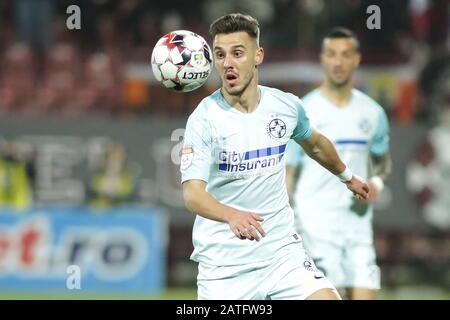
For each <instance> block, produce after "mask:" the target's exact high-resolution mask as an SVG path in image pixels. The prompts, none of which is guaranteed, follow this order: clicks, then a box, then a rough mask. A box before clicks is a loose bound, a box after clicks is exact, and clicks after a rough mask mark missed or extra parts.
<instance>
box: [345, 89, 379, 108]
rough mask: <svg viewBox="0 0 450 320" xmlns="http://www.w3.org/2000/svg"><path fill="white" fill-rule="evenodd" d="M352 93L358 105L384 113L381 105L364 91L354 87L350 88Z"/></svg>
mask: <svg viewBox="0 0 450 320" xmlns="http://www.w3.org/2000/svg"><path fill="white" fill-rule="evenodd" d="M352 94H353V96H354V97H355V99H357V101H358V104H359V105H362V106H365V107H366V108H368V109H371V110H374V111H376V112H377V113H380V112H381V113H385V111H384V109H383V107H382V106H381V105H380V104H379V103H378V102H376V101H375V100H374V99H373V98H371V97H369V96H368V95H367V94H365V93H364V92H362V91H360V90H358V89H355V88H354V89H352Z"/></svg>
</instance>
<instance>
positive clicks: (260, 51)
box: [255, 47, 264, 68]
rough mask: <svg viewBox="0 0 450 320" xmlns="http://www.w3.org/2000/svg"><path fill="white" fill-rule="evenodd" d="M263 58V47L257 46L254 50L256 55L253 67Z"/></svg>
mask: <svg viewBox="0 0 450 320" xmlns="http://www.w3.org/2000/svg"><path fill="white" fill-rule="evenodd" d="M263 60H264V49H263V48H261V47H259V48H258V49H257V50H256V56H255V68H257V67H258V66H259V65H260V64H261V63H262V62H263Z"/></svg>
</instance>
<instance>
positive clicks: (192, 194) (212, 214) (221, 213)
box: [183, 187, 234, 222]
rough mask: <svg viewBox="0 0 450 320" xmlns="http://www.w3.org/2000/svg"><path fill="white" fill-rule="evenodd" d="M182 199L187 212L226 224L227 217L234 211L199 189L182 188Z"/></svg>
mask: <svg viewBox="0 0 450 320" xmlns="http://www.w3.org/2000/svg"><path fill="white" fill-rule="evenodd" d="M183 197H184V202H185V205H186V207H187V209H188V210H189V211H191V212H192V213H195V214H198V215H200V216H202V217H204V218H207V219H211V220H215V221H219V222H228V220H229V216H230V215H231V214H232V212H233V210H234V209H233V208H231V207H228V206H226V205H224V204H221V203H220V202H219V201H217V200H216V199H214V197H212V196H211V195H210V194H209V193H208V192H206V190H202V189H201V188H192V187H183Z"/></svg>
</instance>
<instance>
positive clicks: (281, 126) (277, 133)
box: [267, 118, 286, 139]
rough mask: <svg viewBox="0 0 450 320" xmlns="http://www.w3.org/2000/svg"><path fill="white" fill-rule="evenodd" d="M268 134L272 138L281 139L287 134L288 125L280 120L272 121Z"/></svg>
mask: <svg viewBox="0 0 450 320" xmlns="http://www.w3.org/2000/svg"><path fill="white" fill-rule="evenodd" d="M267 133H268V134H269V136H270V137H272V138H276V139H280V138H283V137H284V135H285V134H286V124H285V123H284V121H283V120H281V119H280V118H275V119H272V120H271V121H270V122H269V123H268V124H267Z"/></svg>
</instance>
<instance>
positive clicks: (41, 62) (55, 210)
mask: <svg viewBox="0 0 450 320" xmlns="http://www.w3.org/2000/svg"><path fill="white" fill-rule="evenodd" d="M72 4H76V5H78V6H79V8H80V9H81V29H79V30H76V29H75V30H69V29H68V28H67V26H66V20H67V19H68V18H69V16H70V13H67V12H66V9H67V8H68V6H70V5H72ZM373 4H375V5H378V6H379V8H380V9H381V29H379V30H377V29H375V30H370V29H368V28H367V25H366V22H367V19H368V18H369V16H370V14H369V13H367V12H366V10H367V7H368V6H369V5H373ZM234 11H241V12H246V13H249V14H252V15H254V16H256V17H257V18H258V19H259V20H260V22H261V27H262V39H261V43H262V46H263V47H264V48H265V50H266V60H265V63H264V64H263V67H262V68H261V83H262V84H264V85H269V86H275V87H278V88H280V89H283V90H286V91H290V92H293V93H295V94H297V95H298V96H300V97H301V96H302V95H304V94H305V93H306V92H308V91H309V90H311V89H312V88H314V87H315V86H316V85H317V84H318V83H319V82H320V80H321V78H322V71H321V67H320V65H319V64H318V59H317V50H318V48H319V44H320V38H321V36H322V35H323V34H324V33H325V32H326V31H327V30H328V29H329V28H330V27H332V26H335V25H342V26H346V27H349V28H351V29H352V30H354V31H355V32H356V33H357V34H358V36H359V37H360V40H361V45H362V54H363V62H362V66H361V67H360V69H359V70H358V72H357V74H356V80H357V81H356V86H357V87H358V88H359V89H361V90H362V91H364V92H366V93H368V94H369V95H370V96H372V97H373V98H374V99H376V100H377V101H378V102H379V103H380V104H381V105H382V106H383V107H384V108H385V110H386V112H387V114H388V116H389V120H390V125H391V128H392V136H391V139H392V142H391V148H392V156H393V162H394V173H393V176H392V178H391V179H390V182H389V185H388V187H387V188H386V189H385V191H384V193H383V195H382V198H381V199H380V201H379V202H378V203H377V205H376V209H377V210H376V214H375V222H374V223H375V231H376V232H375V243H376V247H377V251H378V259H379V264H380V266H381V269H382V286H383V290H382V291H381V295H380V296H381V298H382V299H449V298H450V193H449V192H448V189H449V187H450V149H448V147H447V146H448V144H449V142H450V109H449V106H450V54H449V48H450V4H449V1H446V0H401V1H365V0H343V1H335V0H316V1H312V0H278V1H276V0H252V1H250V0H247V1H245V3H244V2H243V1H237V0H230V1H226V0H213V1H206V0H202V1H187V0H184V1H181V0H179V1H155V0H152V1H143V0H82V1H75V0H74V1H65V0H63V1H56V0H54V1H52V0H15V1H12V0H4V1H1V2H0V114H1V117H0V128H1V131H0V150H1V158H0V180H1V182H2V183H1V185H0V299H11V298H13V299H17V298H18V299H22V298H24V299H28V298H30V299H37V298H44V299H53V298H68V299H71V298H75V299H78V298H87V299H90V298H92V299H102V298H111V299H115V298H118V299H128V298H131V299H136V298H149V299H193V298H195V277H196V272H197V269H196V265H195V264H194V263H192V262H191V261H189V259H188V257H189V255H190V253H191V250H192V243H191V228H192V223H193V219H194V217H193V215H192V214H190V213H188V212H187V211H186V209H185V208H184V205H183V202H182V198H181V193H180V185H179V172H178V167H177V165H176V164H174V163H172V161H171V160H170V159H171V155H173V156H175V158H176V155H177V154H178V152H179V151H180V141H181V138H182V135H183V128H184V125H185V121H186V119H187V116H188V115H189V113H190V112H191V111H192V110H193V109H194V108H195V107H196V105H197V104H198V102H199V101H200V100H201V99H202V98H203V97H204V96H206V95H208V94H209V93H211V92H212V91H213V90H215V88H216V87H217V85H218V81H217V78H216V77H215V76H214V75H213V76H211V77H210V79H209V80H208V83H207V84H206V85H205V86H203V87H202V88H200V89H199V90H196V91H194V92H192V93H185V94H180V93H174V92H171V91H169V90H167V89H164V88H163V87H162V86H161V85H159V84H158V83H156V80H155V79H154V77H153V75H152V74H151V68H150V64H149V60H150V54H151V51H152V48H153V45H154V44H155V43H156V41H157V40H158V39H159V38H160V37H161V36H162V35H163V34H165V33H166V32H168V31H172V30H176V29H187V30H191V31H194V32H197V33H199V34H201V35H203V36H204V37H205V38H206V39H207V41H208V42H209V43H211V39H210V38H209V37H208V33H207V31H208V26H209V23H210V22H211V21H212V20H213V19H214V18H216V17H218V16H220V15H221V14H223V13H224V12H234ZM71 13H73V12H71ZM105 167H108V168H109V169H105ZM111 172H112V173H111ZM107 173H108V174H107ZM114 173H116V175H114ZM117 173H120V174H117ZM105 181H106V182H105ZM73 264H75V265H78V266H79V267H80V269H81V289H79V290H77V289H73V290H71V289H68V287H67V279H68V277H70V274H67V269H66V268H67V267H68V266H69V265H73Z"/></svg>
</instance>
